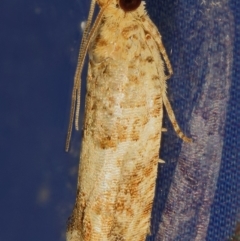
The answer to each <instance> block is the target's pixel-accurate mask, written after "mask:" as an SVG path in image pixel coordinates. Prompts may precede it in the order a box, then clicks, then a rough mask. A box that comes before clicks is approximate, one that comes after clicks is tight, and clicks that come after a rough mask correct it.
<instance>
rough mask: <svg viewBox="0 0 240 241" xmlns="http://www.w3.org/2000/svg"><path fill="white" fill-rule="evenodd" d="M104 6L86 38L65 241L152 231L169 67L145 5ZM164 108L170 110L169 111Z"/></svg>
mask: <svg viewBox="0 0 240 241" xmlns="http://www.w3.org/2000/svg"><path fill="white" fill-rule="evenodd" d="M97 3H98V4H99V5H100V7H101V8H104V11H103V15H102V18H101V19H100V22H99V24H98V27H97V29H96V30H95V32H94V33H93V34H92V35H90V36H91V39H90V41H89V47H88V52H89V64H88V77H87V94H86V104H85V117H84V127H83V133H84V134H83V140H82V149H81V155H80V167H79V177H78V188H77V197H76V203H75V206H74V209H73V212H72V215H71V217H70V218H69V221H68V228H67V241H132V240H134V241H144V240H145V238H146V236H147V234H149V231H150V218H151V211H152V204H153V199H154V192H155V185H156V178H157V168H158V162H159V149H160V141H161V134H162V117H163V106H164V105H165V106H166V108H167V112H168V114H169V116H170V119H171V120H173V121H172V123H173V126H174V129H175V130H176V131H177V133H178V134H179V136H180V137H181V138H183V139H184V140H186V141H188V140H189V139H188V138H187V137H185V136H184V135H183V133H182V132H181V131H180V129H179V127H178V125H177V122H176V120H175V117H174V114H173V112H172V109H171V106H170V104H169V102H168V100H167V97H166V80H167V79H168V76H166V74H165V72H166V71H165V69H164V66H165V65H166V66H167V67H168V72H169V73H170V74H171V72H172V69H171V65H170V62H169V60H168V58H167V56H166V52H165V49H164V47H163V45H162V41H161V36H160V34H159V32H158V30H157V28H156V27H155V25H154V24H153V23H152V21H151V20H150V18H149V17H148V15H147V13H146V11H145V8H144V4H145V3H144V2H143V1H142V2H141V4H140V6H139V7H137V9H135V10H132V11H129V12H126V11H124V10H123V9H122V8H121V7H120V4H119V2H118V0H111V1H106V0H97ZM168 105H169V106H168Z"/></svg>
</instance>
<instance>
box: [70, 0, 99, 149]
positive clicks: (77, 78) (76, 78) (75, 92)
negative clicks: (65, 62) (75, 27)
mask: <svg viewBox="0 0 240 241" xmlns="http://www.w3.org/2000/svg"><path fill="white" fill-rule="evenodd" d="M95 5H96V0H92V1H91V5H90V10H89V15H88V19H87V23H86V26H85V29H84V32H83V37H82V41H81V44H80V50H79V54H78V63H77V68H76V71H75V75H74V84H73V89H72V100H71V108H70V118H69V124H68V131H67V139H66V145H65V150H66V151H69V146H70V141H71V136H72V127H73V119H74V114H75V111H76V120H75V123H78V120H79V108H77V109H76V98H77V99H78V100H77V102H79V103H77V107H78V106H80V99H81V96H80V95H81V72H82V70H81V65H82V63H81V62H83V61H84V57H83V54H84V49H85V48H86V47H85V46H86V43H87V39H88V35H89V29H90V26H91V23H92V18H93V13H94V8H95ZM79 87H80V90H79ZM76 129H78V125H77V128H76Z"/></svg>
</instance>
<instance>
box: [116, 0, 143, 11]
mask: <svg viewBox="0 0 240 241" xmlns="http://www.w3.org/2000/svg"><path fill="white" fill-rule="evenodd" d="M141 1H142V0H119V5H120V7H121V9H122V10H123V11H125V12H130V11H134V10H136V9H137V8H138V7H139V6H140V4H141Z"/></svg>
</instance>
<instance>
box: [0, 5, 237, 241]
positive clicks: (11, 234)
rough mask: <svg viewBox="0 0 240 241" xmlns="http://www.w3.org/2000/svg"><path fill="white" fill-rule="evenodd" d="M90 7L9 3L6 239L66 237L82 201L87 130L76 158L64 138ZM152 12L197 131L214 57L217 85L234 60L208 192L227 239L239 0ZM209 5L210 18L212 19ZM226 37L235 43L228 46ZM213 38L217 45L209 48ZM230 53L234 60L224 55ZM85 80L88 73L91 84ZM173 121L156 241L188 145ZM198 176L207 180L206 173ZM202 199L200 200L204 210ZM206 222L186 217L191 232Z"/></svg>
mask: <svg viewBox="0 0 240 241" xmlns="http://www.w3.org/2000/svg"><path fill="white" fill-rule="evenodd" d="M89 4H90V3H89V1H88V0H77V1H69V0H67V1H57V0H51V1H47V0H41V1H40V0H35V1H30V0H22V1H16V0H11V1H8V0H1V1H0V113H1V118H0V153H1V158H0V161H1V168H0V190H1V192H0V204H1V205H0V213H1V216H0V227H1V231H0V240H5V241H14V240H25V241H32V240H35V241H38V240H39V241H43V240H46V241H47V240H51V241H53V240H54V241H55V240H56V241H57V240H65V228H66V220H67V218H68V216H69V214H70V212H71V210H72V206H73V204H74V200H75V192H76V180H77V177H76V175H77V169H78V163H79V160H78V155H79V143H80V136H79V134H78V133H74V136H73V142H72V149H71V152H70V154H66V153H65V152H64V141H65V136H66V131H67V124H68V114H69V107H70V95H71V88H72V83H73V76H74V71H75V67H76V61H77V54H78V48H79V42H80V38H81V30H80V26H79V25H80V22H81V21H83V20H85V19H86V18H87V14H88V9H89ZM147 9H148V13H149V15H150V17H151V19H152V20H153V22H154V23H155V24H156V25H157V26H158V28H159V31H160V32H161V34H162V37H163V42H164V45H165V47H166V49H167V53H168V55H169V58H170V60H171V63H172V65H173V70H174V76H173V78H171V79H170V80H169V81H168V93H169V94H168V96H169V99H170V101H171V103H172V105H173V109H174V111H175V114H176V117H177V120H178V122H179V124H180V126H181V128H182V129H183V131H184V132H185V133H187V134H188V135H190V134H191V133H192V129H191V123H192V117H193V110H194V108H196V107H197V106H198V104H199V103H200V102H201V101H200V96H201V94H202V93H203V86H204V83H206V76H208V74H209V73H210V70H209V65H208V64H209V62H210V61H209V60H210V59H211V57H212V56H213V54H215V53H216V52H220V53H223V54H222V55H221V56H222V58H219V63H221V65H216V66H214V70H215V69H219V71H216V76H218V78H216V80H215V79H214V75H213V76H212V79H213V80H212V83H221V81H225V78H224V76H225V74H226V71H225V69H226V66H224V63H226V65H227V64H228V66H229V64H230V65H231V70H230V73H231V74H230V76H229V78H228V80H229V81H230V82H231V86H230V90H229V101H228V102H227V104H224V105H223V106H222V109H221V111H224V110H226V119H225V118H223V119H222V120H221V121H220V122H218V124H219V125H220V127H221V128H220V129H221V133H223V134H222V135H220V137H222V140H223V146H222V147H221V146H220V147H218V146H216V149H218V150H219V153H221V155H222V157H221V165H219V168H220V171H219V175H218V178H216V180H215V181H216V192H214V193H210V194H209V197H210V196H211V197H212V201H213V203H212V205H211V206H210V209H209V214H210V216H209V225H207V231H206V235H207V236H206V240H208V241H225V240H226V241H227V240H229V239H230V237H231V236H232V233H233V231H234V228H235V225H236V221H237V214H238V215H239V207H240V201H239V200H240V193H239V190H240V187H239V185H240V164H239V159H240V158H239V156H240V154H239V153H240V148H239V146H240V141H239V138H240V133H239V132H240V94H239V93H240V87H239V86H240V71H239V70H240V52H239V49H240V2H239V1H238V0H229V1H227V0H219V1H210V0H205V1H204V0H197V1H191V0H165V1H160V0H159V1H156V0H148V1H147ZM208 9H209V11H210V12H209V14H208V15H207V18H206V17H203V16H206V15H204V14H206V13H207V11H208ZM226 10H227V11H226ZM231 16H232V17H231ZM213 30H214V31H213ZM226 33H227V34H228V35H229V41H228V42H226V41H224V43H222V42H221V40H222V39H225V40H226ZM214 37H215V38H214ZM209 42H211V48H209V46H208V45H206V43H209ZM214 43H216V45H214ZM226 46H228V47H229V48H227V47H226ZM231 49H232V54H233V55H232V59H231V58H230V57H229V59H225V58H224V57H225V56H230V54H229V55H227V53H231ZM85 76H86V69H85V70H84V73H83V80H84V79H85ZM221 76H222V79H221ZM214 81H216V82H214ZM224 83H225V82H224ZM84 86H85V84H84ZM84 86H83V88H82V89H83V90H84V89H85V87H84ZM221 87H222V86H221ZM210 106H211V105H210ZM216 121H217V119H216ZM164 123H165V126H166V127H167V128H168V132H167V133H164V134H163V141H162V150H161V158H162V159H164V160H165V161H166V164H165V165H163V166H162V167H161V168H160V169H159V178H158V185H157V190H156V198H155V203H154V209H153V215H152V217H153V218H152V236H151V237H149V238H147V240H148V241H150V240H151V241H153V240H155V241H156V240H159V237H160V236H159V235H160V234H159V232H160V231H159V230H160V229H159V227H160V226H161V225H162V223H163V222H162V221H163V218H162V217H163V216H164V212H165V211H164V210H165V207H166V205H168V201H169V200H168V194H169V193H171V187H172V186H171V185H173V183H174V182H173V180H176V179H174V177H176V174H177V173H178V172H177V171H176V170H178V168H179V167H180V166H181V165H182V164H184V162H183V161H182V159H181V158H180V159H179V156H181V153H182V151H183V150H184V148H186V147H185V146H184V145H182V143H181V140H179V138H177V136H176V135H175V133H174V132H173V130H172V127H171V124H170V122H169V120H168V118H167V116H165V119H164ZM198 131H199V133H200V132H201V130H198ZM204 158H205V160H207V156H205V157H204ZM190 161H191V160H190ZM190 161H189V162H186V163H188V164H189V163H191V162H190ZM177 163H178V164H177ZM199 163H203V162H199ZM204 163H208V162H204ZM210 164H211V163H210ZM201 167H202V166H201ZM204 168H205V169H206V170H207V166H204ZM196 177H198V182H199V183H201V182H200V181H201V180H202V179H201V175H200V174H199V175H196ZM207 178H209V179H208V180H211V177H209V176H207ZM179 180H180V179H179ZM179 183H180V182H179ZM176 184H178V183H176ZM212 186H214V183H213V185H212ZM208 187H209V186H206V187H204V188H202V190H208ZM209 190H213V188H212V189H209ZM180 191H183V189H181V190H180ZM186 195H189V193H186ZM173 197H175V196H174V195H173ZM201 204H202V202H201V198H200V201H199V206H196V209H195V210H198V209H197V208H199V207H200V206H201ZM192 208H193V207H191V206H190V207H189V209H188V210H191V209H192ZM188 210H186V213H187V211H188ZM206 213H208V210H207V212H206ZM238 217H239V216H238ZM176 218H177V216H176ZM175 220H176V219H175ZM238 221H240V220H238ZM200 227H201V226H200ZM169 228H173V227H171V226H170V227H169ZM197 228H199V227H196V225H194V222H187V228H186V230H187V231H189V234H190V235H189V236H188V237H192V236H191V235H193V234H194V232H195V231H196V230H197ZM173 231H174V230H173ZM175 231H176V230H175ZM183 231H185V229H183ZM185 235H186V232H185V233H184V232H180V233H179V236H178V237H176V238H174V239H169V240H184V241H186V240H195V239H186V238H185V237H186V236H185ZM165 240H167V239H165Z"/></svg>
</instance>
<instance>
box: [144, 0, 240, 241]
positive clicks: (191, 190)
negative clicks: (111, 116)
mask: <svg viewBox="0 0 240 241" xmlns="http://www.w3.org/2000/svg"><path fill="white" fill-rule="evenodd" d="M147 9H148V12H149V14H150V16H151V18H152V19H153V21H154V22H155V23H156V25H157V26H158V27H159V30H160V32H161V34H162V37H163V42H164V45H165V46H166V49H167V52H168V54H169V57H170V60H171V63H172V65H173V70H174V76H173V77H172V78H171V79H170V80H169V82H168V96H169V99H170V101H171V103H172V105H173V109H174V111H175V114H176V117H177V120H178V122H179V124H180V126H181V128H182V130H183V131H184V132H185V133H186V134H187V135H189V136H191V137H192V139H193V143H192V144H186V143H182V142H181V140H179V139H178V138H177V137H176V134H175V133H174V132H173V130H172V127H171V124H170V122H169V120H168V118H167V115H165V119H164V125H165V127H166V128H167V129H168V132H167V133H164V134H163V141H162V144H161V153H160V155H161V158H162V159H164V160H165V161H166V164H164V165H163V166H162V167H160V169H159V176H158V180H157V188H156V195H155V201H154V208H153V212H152V235H151V236H149V237H148V238H147V240H148V241H153V240H154V241H163V240H166V241H179V240H184V241H188V240H189V241H197V240H198V241H203V240H208V241H225V240H226V241H227V240H230V238H231V236H232V235H233V231H234V229H235V226H236V223H237V221H238V220H237V217H239V216H238V213H239V207H240V193H239V190H240V164H239V163H240V87H239V86H240V78H239V77H240V54H239V49H240V2H239V1H238V0H232V1H228V0H219V1H216V0H197V1H193V0H166V1H154V0H152V1H150V0H149V1H147Z"/></svg>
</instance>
